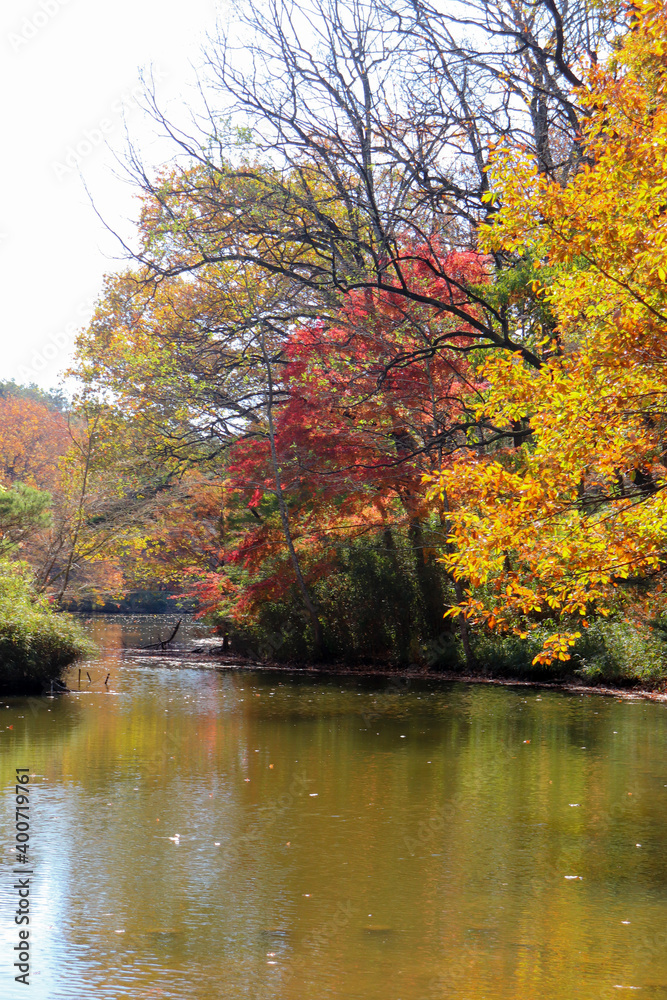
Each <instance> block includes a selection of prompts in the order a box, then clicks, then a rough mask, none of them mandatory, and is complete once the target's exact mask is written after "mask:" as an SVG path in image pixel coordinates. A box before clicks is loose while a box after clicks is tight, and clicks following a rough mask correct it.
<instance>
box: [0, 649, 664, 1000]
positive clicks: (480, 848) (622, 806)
mask: <svg viewBox="0 0 667 1000" xmlns="http://www.w3.org/2000/svg"><path fill="white" fill-rule="evenodd" d="M105 662H107V661H105ZM108 662H109V663H110V664H113V669H112V671H111V672H112V677H111V680H110V684H109V690H108V692H107V691H105V690H104V689H103V688H102V687H100V686H99V685H95V684H93V685H92V686H91V687H89V688H86V689H85V690H82V692H81V694H75V695H73V696H67V697H64V698H61V699H57V700H49V699H43V700H42V699H32V700H28V699H16V700H9V701H4V702H2V703H1V705H2V706H3V707H0V766H1V768H2V778H3V788H4V789H5V792H4V794H3V799H2V813H1V821H0V837H1V838H2V845H3V846H2V855H1V857H2V864H3V872H2V890H1V894H0V905H1V907H2V913H3V923H2V936H1V940H0V977H2V978H0V994H1V995H2V997H3V998H4V997H8V998H10V1000H13V998H14V997H15V996H16V997H19V996H23V995H24V994H23V992H22V990H23V989H24V988H23V987H21V986H14V984H13V981H12V978H11V975H10V972H9V968H10V965H11V959H10V957H9V956H10V952H11V948H12V946H13V944H14V943H15V942H14V929H13V926H12V925H11V922H10V920H8V919H6V918H5V916H4V915H6V914H10V913H11V911H12V909H13V898H12V890H11V876H10V875H9V872H10V869H11V866H12V863H13V858H12V854H11V851H10V847H11V845H12V844H13V819H14V817H13V799H12V797H11V790H10V783H11V782H12V779H13V769H14V768H15V767H17V766H25V765H26V764H28V765H29V766H30V767H31V769H32V771H33V772H34V773H35V775H36V777H35V778H34V779H33V784H34V799H33V819H32V822H33V841H32V842H33V844H34V855H35V864H36V871H37V872H38V876H37V879H36V883H35V889H36V903H35V910H34V913H35V923H34V926H33V938H34V941H35V960H34V965H33V969H34V972H35V975H34V977H33V985H32V993H31V996H33V998H36V1000H58V998H69V997H72V998H74V997H76V998H77V1000H79V998H83V997H89V996H90V997H100V998H102V1000H106V998H108V1000H120V998H125V997H129V996H132V997H170V998H171V997H173V998H179V1000H190V998H192V1000H204V998H209V997H216V998H217V997H225V998H226V997H230V998H240V1000H244V998H248V1000H250V998H252V1000H258V998H259V1000H263V998H271V1000H273V998H276V1000H292V998H294V1000H297V998H298V1000H310V998H312V1000H316V998H317V1000H319V998H335V1000H342V998H346V1000H348V998H359V1000H376V998H377V1000H380V998H381V1000H436V998H444V997H453V998H461V1000H463V998H465V1000H482V998H485V1000H534V998H537V997H539V998H549V1000H561V998H562V1000H573V998H581V1000H593V998H599V997H605V996H610V997H612V996H618V995H619V993H620V994H621V995H622V991H620V990H619V988H620V987H623V988H624V989H629V988H630V987H638V988H640V989H641V993H639V994H638V995H640V996H644V997H654V998H658V997H660V998H664V997H667V936H666V935H665V933H664V928H665V927H667V884H666V881H667V880H666V874H665V856H666V853H667V852H666V850H665V848H666V847H667V824H666V820H667V788H666V787H665V785H667V770H666V768H665V762H664V761H665V755H664V749H665V736H666V735H667V722H666V720H667V715H666V713H665V707H664V706H661V705H654V704H651V703H646V702H641V703H628V702H624V703H620V702H616V701H614V700H610V699H604V698H597V697H573V696H569V695H561V694H558V693H548V694H541V695H540V694H538V693H535V692H530V693H526V692H524V693H517V692H516V691H512V690H504V689H489V688H474V687H469V688H466V687H459V686H447V687H443V686H437V685H434V684H430V685H429V684H426V683H423V684H412V685H410V686H409V688H408V689H407V690H403V691H400V692H398V691H397V690H396V686H395V685H392V684H391V683H389V682H384V681H373V682H368V681H364V682H356V681H354V680H348V679H346V680H344V681H341V680H340V679H338V680H336V679H335V678H329V679H327V680H325V681H322V680H317V679H313V678H310V677H304V676H303V675H300V676H292V677H287V676H284V675H281V676H278V675H275V674H260V673H248V672H235V673H234V672H233V673H225V674H219V673H217V672H214V671H200V670H191V669H184V670H179V671H175V670H169V671H165V670H162V669H160V668H159V667H155V666H153V665H151V664H150V663H139V664H136V663H124V664H123V663H121V662H120V661H118V660H117V659H113V658H111V659H109V660H108ZM30 701H32V702H33V703H35V702H39V703H40V708H39V709H38V710H33V709H31V707H30V704H29V702H30ZM6 706H8V707H6ZM10 725H13V729H8V728H6V727H7V726H10ZM638 844H641V847H638V846H636V845H638Z"/></svg>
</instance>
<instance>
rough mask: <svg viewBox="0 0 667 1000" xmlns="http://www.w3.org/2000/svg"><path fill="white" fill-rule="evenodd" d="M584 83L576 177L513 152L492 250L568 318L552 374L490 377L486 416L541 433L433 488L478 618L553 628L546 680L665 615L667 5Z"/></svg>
mask: <svg viewBox="0 0 667 1000" xmlns="http://www.w3.org/2000/svg"><path fill="white" fill-rule="evenodd" d="M586 80H587V89H586V92H585V93H583V94H579V95H578V96H579V99H580V100H581V101H582V103H583V105H584V106H585V108H586V110H587V113H588V114H587V118H586V124H585V127H584V134H583V136H582V140H581V148H582V166H581V168H580V169H579V171H578V172H577V173H576V174H575V175H574V176H572V177H570V179H569V180H568V182H567V183H566V184H565V185H563V186H561V185H559V184H557V183H555V182H553V181H549V180H548V179H546V178H545V177H544V175H541V174H540V173H539V172H538V171H537V169H536V168H535V166H534V163H533V162H532V161H531V160H530V159H529V158H528V157H527V155H526V154H525V153H524V152H523V151H522V149H521V148H518V147H516V146H511V145H507V146H505V147H502V148H499V149H498V150H497V152H496V156H495V159H494V163H493V166H492V176H493V181H494V184H493V187H494V190H495V191H496V192H497V193H498V194H499V195H500V202H501V207H500V209H499V211H498V212H497V213H496V214H495V215H494V216H493V217H492V222H491V223H489V224H487V225H486V226H484V227H483V228H482V231H481V234H480V239H481V244H482V248H483V249H484V250H485V251H487V252H494V253H496V254H505V255H508V254H511V255H513V256H514V257H515V259H517V260H522V259H523V260H530V261H531V262H532V266H533V268H534V269H536V274H537V278H536V281H535V282H534V284H533V288H532V292H533V294H535V293H537V294H538V295H541V296H542V297H543V299H544V300H545V302H546V303H548V305H549V306H550V308H551V310H552V312H553V314H554V316H555V318H556V337H555V339H554V340H553V341H552V342H551V344H550V345H549V346H550V348H551V349H550V350H545V351H544V361H543V363H542V365H541V367H539V368H534V367H533V368H530V367H528V366H527V365H526V364H525V362H524V361H523V360H522V359H521V357H520V356H519V355H518V354H511V355H497V356H495V357H493V358H492V359H491V360H489V361H486V363H485V364H484V366H483V371H482V374H483V377H484V378H485V379H486V384H487V387H488V388H487V392H486V394H485V398H484V401H483V403H482V404H481V406H480V415H483V416H484V417H485V418H486V419H487V420H490V421H492V422H493V423H494V424H495V425H496V426H499V427H501V426H502V427H512V426H517V422H520V425H521V426H522V427H524V428H526V430H527V431H529V432H530V433H526V434H525V435H524V443H522V444H521V445H520V447H517V448H511V449H509V448H508V449H504V450H499V451H496V452H495V453H491V454H489V453H487V454H485V455H481V456H479V457H477V458H475V459H472V460H471V459H470V458H469V457H466V458H465V459H461V461H459V462H458V463H456V465H455V466H454V467H452V468H450V469H447V470H445V471H444V472H442V474H440V475H439V476H437V477H435V478H432V479H430V480H429V488H430V492H431V497H432V498H433V499H435V500H437V499H438V498H439V499H440V501H441V502H443V503H444V504H445V507H446V510H447V511H452V512H453V513H449V514H448V515H447V516H448V520H449V523H450V525H451V538H450V546H449V551H448V552H446V553H445V554H443V556H442V558H443V561H445V562H446V563H447V564H448V566H449V568H450V569H451V570H452V571H453V572H454V573H455V575H456V576H457V577H458V578H459V579H460V580H465V581H467V583H468V586H469V589H468V600H467V601H466V606H465V611H466V614H467V615H469V616H471V617H475V618H477V619H478V620H482V621H486V622H487V624H490V625H491V627H494V626H499V627H500V628H505V629H512V630H514V631H515V632H517V633H519V634H525V632H526V631H527V630H528V629H530V627H531V625H532V626H534V625H535V623H536V622H538V621H540V620H544V618H545V617H549V618H551V619H553V620H555V621H556V622H557V623H558V624H557V625H556V626H555V629H554V631H553V634H552V635H551V636H550V638H549V639H548V640H547V641H546V643H545V645H544V649H543V650H542V652H541V653H540V654H539V655H538V656H537V657H536V658H535V659H536V661H539V662H543V663H548V662H551V661H553V660H554V659H567V658H568V656H569V651H570V647H571V645H572V643H573V642H574V639H575V637H576V635H577V624H576V623H577V622H578V621H581V623H582V624H583V625H584V626H585V625H586V619H587V616H588V615H589V614H590V613H591V612H593V613H597V614H600V613H602V614H606V613H609V611H610V610H618V609H619V608H621V607H623V606H625V607H626V608H628V607H629V608H630V609H632V611H634V612H635V613H636V614H638V615H640V616H641V615H642V614H643V615H646V614H647V613H648V612H649V610H650V613H651V614H655V613H656V610H659V609H660V606H661V605H660V600H661V598H660V594H661V593H662V588H663V576H664V570H665V565H666V559H667V492H666V490H665V487H666V486H667V480H666V478H665V473H666V464H667V457H666V456H667V436H666V431H667V377H666V376H667V368H666V365H667V6H666V5H665V4H664V3H655V2H646V3H640V4H638V5H634V6H633V8H632V12H631V15H630V20H629V25H628V30H627V32H626V34H625V37H624V38H623V40H622V43H621V44H620V45H619V47H618V48H617V50H616V51H615V52H614V53H613V54H612V55H611V57H610V58H609V59H608V61H607V62H606V64H605V65H600V66H598V65H593V66H591V67H590V69H589V70H588V71H587V74H586ZM541 274H542V275H543V276H544V280H543V281H542V280H541V279H540V275H541Z"/></svg>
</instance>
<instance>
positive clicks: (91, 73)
mask: <svg viewBox="0 0 667 1000" xmlns="http://www.w3.org/2000/svg"><path fill="white" fill-rule="evenodd" d="M224 3H225V0H218V2H217V3H216V0H187V2H185V0H4V3H3V4H2V8H1V10H0V88H1V92H2V95H3V99H2V103H1V105H0V129H1V132H0V134H1V135H2V140H3V142H2V155H1V156H0V192H1V196H0V291H1V294H2V311H1V314H0V315H1V321H0V322H1V324H2V325H1V326H0V381H2V380H5V379H11V378H15V379H16V381H18V382H22V383H26V382H36V383H37V384H38V385H41V386H43V387H45V388H50V387H55V386H56V385H57V383H58V374H59V372H61V371H62V370H63V369H64V368H65V367H66V366H67V364H68V362H69V361H70V359H71V357H72V345H73V340H74V334H75V332H76V330H77V329H79V328H80V327H81V326H83V325H85V323H86V321H87V319H88V318H89V317H90V315H91V311H92V303H93V300H94V299H95V297H96V295H97V294H98V293H99V291H100V289H101V284H102V276H103V275H104V273H105V272H108V271H110V270H113V269H115V268H117V267H119V266H121V265H120V263H119V262H118V261H115V260H113V258H114V257H118V256H119V255H120V253H121V249H120V247H119V245H118V243H117V242H116V241H115V240H114V239H113V237H111V236H110V235H109V234H108V233H106V232H105V230H104V228H103V226H102V224H101V223H100V221H99V220H98V218H97V217H96V215H95V212H94V211H93V209H92V207H91V205H90V201H89V199H88V196H87V195H86V192H85V190H84V186H83V183H82V180H81V177H80V175H79V169H80V171H81V175H82V176H83V179H84V181H85V184H86V185H87V186H88V189H89V190H90V192H91V194H92V196H93V197H94V199H95V202H96V204H97V207H98V208H99V209H100V211H101V213H102V215H103V216H104V218H105V219H106V221H107V222H108V223H109V224H110V225H111V226H113V228H114V229H116V230H117V231H119V232H121V234H122V235H123V236H124V237H125V238H128V239H129V238H130V237H131V234H132V232H133V229H132V226H131V223H130V220H131V218H132V217H133V216H134V214H135V199H134V192H133V189H132V188H131V186H130V185H129V184H128V183H127V182H125V181H123V180H121V179H119V178H118V177H115V176H114V173H118V168H117V165H116V164H115V163H114V157H113V153H112V150H114V149H115V150H116V151H119V152H122V150H123V147H124V143H125V134H124V125H123V119H124V117H125V120H126V122H127V127H128V131H129V133H130V135H131V137H132V138H133V139H134V140H136V141H138V143H139V145H140V146H141V148H142V149H143V152H144V157H145V159H146V160H147V161H148V162H154V163H157V162H160V160H162V159H164V157H165V155H166V153H165V149H164V147H161V146H160V144H159V143H155V142H154V141H153V140H152V137H151V129H150V123H149V122H148V121H146V120H145V118H144V116H143V114H142V112H141V111H140V110H139V108H138V106H137V104H136V101H135V97H136V96H138V95H139V93H140V85H139V71H140V68H141V67H145V68H147V67H149V66H150V65H153V67H154V69H155V73H156V77H157V92H158V94H159V95H160V96H161V97H162V99H163V103H166V104H167V105H169V103H170V102H171V106H172V107H176V106H178V102H180V101H181V100H182V99H183V98H185V99H186V100H187V98H188V88H189V87H190V86H191V85H192V83H193V80H194V71H193V69H192V68H191V65H190V64H191V63H195V64H199V63H200V61H201V54H200V53H201V46H202V44H203V42H204V40H205V38H204V36H205V33H206V32H207V31H209V32H213V31H214V28H215V21H216V12H217V13H218V16H220V15H221V14H222V15H224V12H225V5H224ZM133 94H134V95H135V96H134V97H133ZM123 107H124V108H125V112H124V113H123V110H122V108H123ZM103 130H104V133H103ZM87 133H88V134H87ZM101 140H103V141H101ZM107 144H108V145H107ZM72 148H73V149H77V148H78V153H79V155H80V164H79V166H74V167H71V166H70V165H69V164H71V163H72V162H73V161H72V155H71V152H70V159H69V162H68V160H67V154H68V149H70V150H71V149H72Z"/></svg>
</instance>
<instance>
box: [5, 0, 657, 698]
mask: <svg viewBox="0 0 667 1000" xmlns="http://www.w3.org/2000/svg"><path fill="white" fill-rule="evenodd" d="M666 54H667V7H666V6H665V4H664V3H663V2H656V0H640V2H637V3H633V4H622V3H618V2H616V0H612V2H607V3H604V4H602V3H591V2H587V0H571V2H567V3H566V2H564V0H543V2H540V3H537V4H535V3H529V2H527V0H474V2H468V3H449V4H447V5H446V6H442V7H435V6H431V5H430V4H428V3H426V2H423V0H400V2H398V3H393V2H391V0H324V2H323V3H322V4H314V3H313V4H311V3H309V2H306V3H305V4H304V3H301V2H300V3H298V4H296V3H292V2H290V0H267V2H260V0H248V2H247V3H245V4H244V5H243V7H242V9H240V10H239V12H238V13H237V15H236V21H235V22H233V23H231V24H230V26H229V27H228V28H227V29H226V30H225V31H222V30H220V31H219V32H218V34H217V35H216V36H215V37H213V38H212V39H211V40H210V45H209V48H208V52H207V61H206V64H205V66H204V67H203V69H202V70H201V88H200V92H201V107H198V108H193V110H192V118H191V121H190V123H189V125H188V124H184V123H183V122H181V121H180V120H179V121H178V122H177V121H174V120H172V119H171V118H170V117H169V115H168V114H167V113H166V112H165V111H164V110H163V108H162V105H161V101H160V93H159V89H157V88H154V87H151V85H150V83H148V84H147V86H146V94H145V103H146V107H147V112H148V113H149V114H150V115H151V116H152V118H153V120H154V122H155V126H156V128H157V129H158V131H159V132H160V134H161V135H163V136H164V137H167V138H168V140H169V142H170V143H171V147H172V149H173V155H172V157H171V159H169V160H168V161H167V162H166V163H164V164H163V165H162V166H161V167H160V168H159V169H154V168H152V167H149V166H147V165H146V164H145V163H144V162H143V160H142V157H141V156H140V154H139V153H138V152H137V150H136V149H135V148H134V147H132V146H131V145H130V146H129V147H128V151H127V155H126V161H125V169H126V171H127V173H128V174H129V175H130V177H131V178H132V181H133V183H134V185H135V189H136V193H137V205H138V214H137V222H136V233H135V240H134V242H133V243H132V244H131V245H127V246H125V247H124V253H125V257H126V260H125V264H124V266H123V267H122V269H118V270H116V271H113V272H112V273H110V274H109V275H108V277H107V278H106V280H105V284H104V287H103V289H101V291H100V296H99V299H98V302H97V306H96V309H95V312H94V315H93V318H92V320H91V322H90V324H89V325H88V326H87V327H86V328H85V329H83V330H82V331H81V333H80V335H79V338H78V344H77V353H76V357H75V359H74V361H73V363H72V366H71V368H70V369H69V371H68V372H67V373H66V376H67V381H66V383H65V384H66V386H67V387H72V386H73V387H74V388H73V390H72V391H69V389H68V390H67V393H65V394H64V393H62V392H61V393H59V392H51V393H49V392H45V391H43V390H40V389H38V388H37V387H35V386H20V385H17V384H15V383H12V382H6V383H3V384H1V385H0V609H1V610H2V624H1V625H0V655H1V656H2V658H3V663H4V664H5V666H6V664H7V663H10V662H11V663H14V662H16V663H20V664H22V666H21V669H24V665H25V664H26V663H32V664H33V665H34V664H36V663H40V664H42V665H43V664H44V663H45V662H47V661H48V662H50V663H52V664H56V665H57V666H58V667H60V666H61V665H62V664H63V663H65V662H70V661H71V659H72V657H73V656H74V655H78V654H79V653H80V652H82V651H85V640H84V638H83V636H82V634H80V633H79V631H78V629H77V626H76V625H75V624H74V622H73V620H72V619H71V618H70V617H69V615H68V612H71V611H77V610H91V609H93V610H94V609H104V610H107V611H109V610H114V609H125V610H128V609H129V610H165V609H172V608H175V609H179V608H181V609H186V610H188V609H190V610H195V611H196V613H197V614H199V615H202V616H205V618H206V620H208V621H210V622H212V623H213V624H214V625H215V627H216V629H217V630H218V631H219V633H220V634H221V635H224V636H225V642H226V644H228V645H229V648H230V651H231V652H232V653H234V654H235V655H238V656H247V657H250V658H251V659H254V660H256V661H261V660H264V661H270V662H282V663H301V664H304V663H308V664H325V665H329V666H330V667H331V668H335V667H336V665H338V664H343V663H344V664H347V665H353V666H358V667H359V668H360V669H362V668H363V667H364V666H368V665H372V666H382V667H385V668H387V669H396V670H399V669H405V668H408V667H411V668H413V669H423V670H424V671H428V670H432V671H438V670H440V671H453V672H459V673H461V674H468V675H471V674H473V675H474V674H479V673H487V674H493V675H496V676H503V675H514V676H516V675H522V676H529V677H561V676H565V675H568V676H570V675H573V674H576V675H578V676H580V677H583V678H586V679H588V680H590V681H604V682H613V683H616V684H627V685H642V686H644V687H664V685H665V679H666V678H667V659H666V655H667V646H666V645H665V643H666V642H667V596H666V594H665V578H666V573H667V496H666V494H665V487H666V486H667V478H666V475H667V469H666V466H667V380H666V379H665V363H666V361H667V337H666V336H665V334H666V333H667V169H666V166H667V61H666V58H665V56H666ZM109 221H110V222H111V223H112V221H113V220H109ZM35 636H39V641H37V640H36V639H35ZM40 643H41V644H42V645H40ZM36 650H37V652H35V651H36ZM44 650H46V651H47V652H46V653H45V652H44ZM17 669H18V668H17ZM35 669H37V667H36V666H35ZM39 669H40V670H42V669H46V668H45V667H44V668H43V667H40V668H39Z"/></svg>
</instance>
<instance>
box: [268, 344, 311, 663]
mask: <svg viewBox="0 0 667 1000" xmlns="http://www.w3.org/2000/svg"><path fill="white" fill-rule="evenodd" d="M260 342H261V348H262V357H263V358H264V365H265V367H266V374H267V380H268V393H267V404H266V416H267V422H268V425H269V446H270V449H271V465H272V468H273V479H274V482H275V486H276V491H275V492H276V499H277V501H278V510H279V512H280V522H281V524H282V528H283V534H284V536H285V542H286V543H287V549H288V551H289V554H290V559H291V561H292V566H293V568H294V575H295V576H296V581H297V585H298V587H299V591H300V592H301V597H302V598H303V603H304V604H305V606H306V611H307V612H308V617H309V618H310V623H311V626H312V629H313V646H314V649H313V653H314V656H315V659H316V660H318V659H320V658H321V656H322V626H321V625H320V620H319V618H318V616H317V609H316V607H315V605H314V603H313V600H312V598H311V596H310V593H309V591H308V587H307V585H306V581H305V580H304V578H303V573H302V572H301V564H300V562H299V557H298V555H297V552H296V549H295V548H294V541H293V539H292V532H291V529H290V524H289V515H288V512H287V505H286V503H285V497H284V494H283V488H282V481H281V478H280V466H279V464H278V452H277V449H276V434H275V425H274V423H273V372H272V369H271V361H270V359H269V355H268V352H267V350H266V342H265V340H264V332H263V331H262V333H261V334H260Z"/></svg>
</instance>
